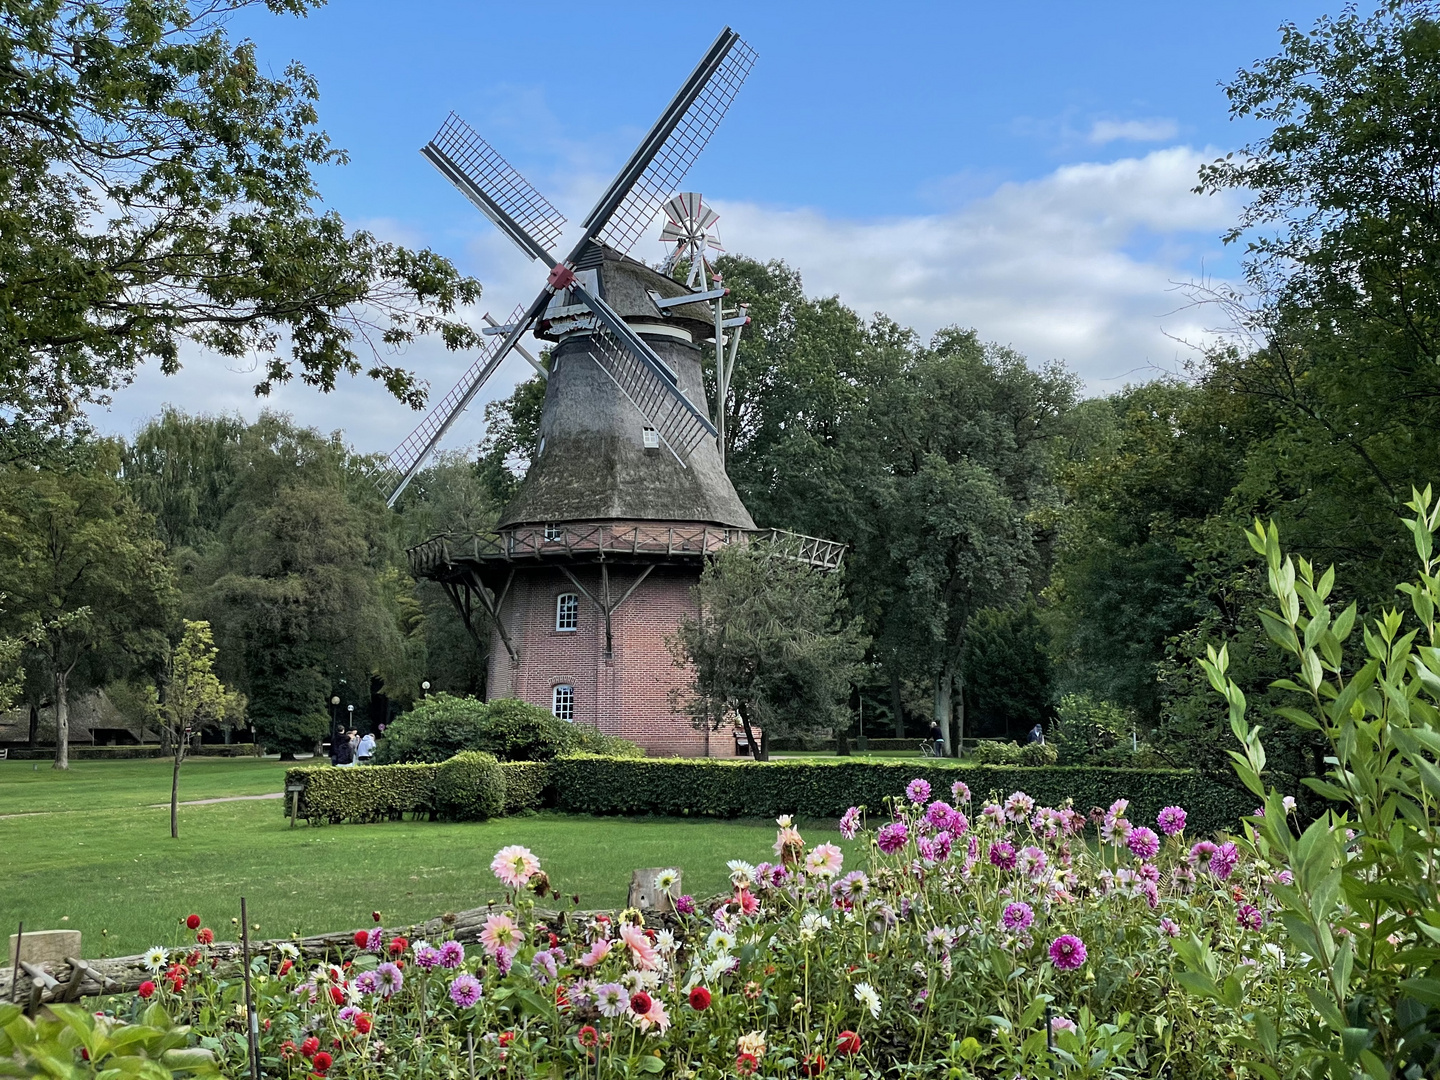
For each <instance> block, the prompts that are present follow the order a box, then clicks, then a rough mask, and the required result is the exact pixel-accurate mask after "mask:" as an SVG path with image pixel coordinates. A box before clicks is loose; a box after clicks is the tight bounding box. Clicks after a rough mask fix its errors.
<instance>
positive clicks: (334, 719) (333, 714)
mask: <svg viewBox="0 0 1440 1080" xmlns="http://www.w3.org/2000/svg"><path fill="white" fill-rule="evenodd" d="M339 705H340V695H339V694H334V695H332V696H331V698H330V764H331V765H334V764H335V725H336V724H338V723H339V722H340V714H339V712H338V711H337V709H338V708H339Z"/></svg>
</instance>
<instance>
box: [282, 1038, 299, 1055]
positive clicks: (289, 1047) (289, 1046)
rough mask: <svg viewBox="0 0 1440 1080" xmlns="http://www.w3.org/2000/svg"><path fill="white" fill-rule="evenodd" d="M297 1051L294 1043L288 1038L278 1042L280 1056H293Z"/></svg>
mask: <svg viewBox="0 0 1440 1080" xmlns="http://www.w3.org/2000/svg"><path fill="white" fill-rule="evenodd" d="M297 1052H298V1051H297V1050H296V1049H295V1044H294V1043H293V1042H291V1041H290V1040H289V1039H286V1040H285V1041H284V1042H282V1043H281V1044H280V1056H281V1057H282V1058H288V1057H294V1056H295V1054H296V1053H297Z"/></svg>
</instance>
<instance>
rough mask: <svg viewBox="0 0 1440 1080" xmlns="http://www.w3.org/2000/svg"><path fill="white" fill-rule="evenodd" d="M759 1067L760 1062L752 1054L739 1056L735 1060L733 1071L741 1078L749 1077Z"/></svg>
mask: <svg viewBox="0 0 1440 1080" xmlns="http://www.w3.org/2000/svg"><path fill="white" fill-rule="evenodd" d="M759 1067H760V1062H759V1060H758V1059H757V1058H756V1057H755V1055H754V1054H741V1055H740V1056H739V1057H737V1058H736V1059H735V1071H736V1072H737V1073H739V1074H740V1075H741V1076H750V1075H752V1074H753V1073H754V1072H755V1070H756V1069H757V1068H759Z"/></svg>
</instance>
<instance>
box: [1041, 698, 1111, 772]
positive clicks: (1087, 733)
mask: <svg viewBox="0 0 1440 1080" xmlns="http://www.w3.org/2000/svg"><path fill="white" fill-rule="evenodd" d="M1130 729H1131V721H1130V717H1129V716H1127V715H1126V714H1125V711H1124V710H1123V709H1121V708H1120V706H1118V705H1114V704H1111V703H1110V702H1108V701H1098V700H1096V699H1095V698H1092V697H1091V696H1090V695H1089V694H1066V695H1065V696H1064V697H1062V698H1061V699H1060V706H1059V708H1057V709H1056V710H1055V720H1054V722H1053V723H1052V724H1051V725H1050V730H1049V732H1048V733H1047V734H1046V740H1047V741H1048V742H1051V743H1054V744H1055V749H1056V750H1058V751H1059V752H1060V760H1061V761H1062V762H1064V763H1065V764H1066V765H1119V764H1121V763H1125V764H1129V763H1130V761H1129V759H1130V757H1131V754H1132V750H1131V745H1130Z"/></svg>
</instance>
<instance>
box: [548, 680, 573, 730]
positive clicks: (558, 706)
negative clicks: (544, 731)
mask: <svg viewBox="0 0 1440 1080" xmlns="http://www.w3.org/2000/svg"><path fill="white" fill-rule="evenodd" d="M550 711H551V712H553V713H554V714H555V717H556V719H558V720H564V721H565V722H566V723H573V722H574V720H575V687H573V686H571V685H570V684H569V683H561V684H560V685H559V686H557V687H555V688H554V689H553V690H551V691H550Z"/></svg>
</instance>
